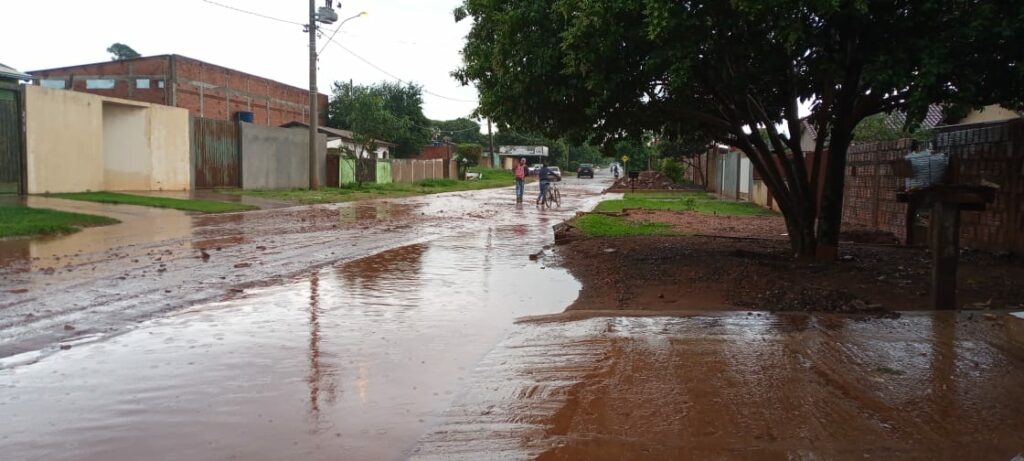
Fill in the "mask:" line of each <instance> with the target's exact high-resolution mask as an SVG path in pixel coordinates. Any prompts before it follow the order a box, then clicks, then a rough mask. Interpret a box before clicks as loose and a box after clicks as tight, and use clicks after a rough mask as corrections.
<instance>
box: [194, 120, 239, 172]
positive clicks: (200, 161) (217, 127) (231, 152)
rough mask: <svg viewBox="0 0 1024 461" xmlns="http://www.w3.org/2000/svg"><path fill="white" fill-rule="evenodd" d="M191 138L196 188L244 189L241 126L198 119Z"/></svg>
mask: <svg viewBox="0 0 1024 461" xmlns="http://www.w3.org/2000/svg"><path fill="white" fill-rule="evenodd" d="M191 136H192V142H191V146H190V147H191V153H192V162H193V166H194V171H195V187H196V188H197V189H212V188H215V187H241V186H242V157H241V152H240V150H239V148H238V123H237V122H229V121H226V120H213V119H208V118H201V117H195V118H193V119H192V131H191Z"/></svg>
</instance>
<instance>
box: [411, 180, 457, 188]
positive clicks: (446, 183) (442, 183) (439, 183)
mask: <svg viewBox="0 0 1024 461" xmlns="http://www.w3.org/2000/svg"><path fill="white" fill-rule="evenodd" d="M458 183H459V182H458V181H456V180H454V179H422V180H419V181H417V182H416V185H417V186H420V187H429V188H439V187H452V186H455V185H457V184H458Z"/></svg>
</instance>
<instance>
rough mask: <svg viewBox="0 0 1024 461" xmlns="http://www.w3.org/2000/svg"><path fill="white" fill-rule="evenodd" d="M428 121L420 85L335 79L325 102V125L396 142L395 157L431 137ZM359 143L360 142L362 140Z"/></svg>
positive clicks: (416, 149) (412, 150)
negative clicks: (357, 83) (362, 82)
mask: <svg viewBox="0 0 1024 461" xmlns="http://www.w3.org/2000/svg"><path fill="white" fill-rule="evenodd" d="M429 125H430V121H429V120H428V119H427V117H426V116H424V115H423V95H422V88H421V87H419V86H417V85H413V84H409V85H401V84H398V83H392V82H381V83H377V84H374V85H353V84H351V83H348V82H335V83H334V89H333V96H332V98H331V101H330V103H329V104H328V106H327V126H330V127H333V128H341V129H344V130H351V131H353V132H355V133H358V134H362V135H363V137H364V140H368V139H369V138H376V139H378V140H381V141H388V142H393V143H395V144H397V146H396V147H395V148H394V149H393V150H392V154H393V156H394V157H396V158H403V157H411V156H414V155H416V154H417V153H419V151H420V148H421V147H422V146H423V145H425V144H427V143H428V142H429V141H430V127H429ZM361 143H362V142H361Z"/></svg>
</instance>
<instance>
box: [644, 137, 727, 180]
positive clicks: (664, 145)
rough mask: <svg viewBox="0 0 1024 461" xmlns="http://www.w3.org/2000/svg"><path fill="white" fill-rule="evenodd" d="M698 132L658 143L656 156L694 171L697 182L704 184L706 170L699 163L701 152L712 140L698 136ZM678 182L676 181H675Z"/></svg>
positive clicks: (709, 146) (711, 143) (708, 146)
mask: <svg viewBox="0 0 1024 461" xmlns="http://www.w3.org/2000/svg"><path fill="white" fill-rule="evenodd" d="M700 134H701V133H700V132H696V131H694V132H690V133H687V134H685V135H681V136H676V137H674V138H668V139H666V140H663V141H661V142H659V143H658V145H657V147H656V149H657V151H658V157H660V158H662V159H665V160H672V161H675V162H679V163H680V164H682V165H684V166H685V167H686V168H688V169H692V170H693V172H694V178H695V180H696V178H699V180H698V181H697V182H700V183H701V185H704V186H706V185H707V184H708V178H707V177H706V175H707V170H706V169H705V168H704V165H703V164H701V154H704V153H705V152H707V151H708V149H709V148H711V146H713V145H714V142H713V141H712V140H711V139H709V138H706V137H703V136H700ZM677 182H678V181H677Z"/></svg>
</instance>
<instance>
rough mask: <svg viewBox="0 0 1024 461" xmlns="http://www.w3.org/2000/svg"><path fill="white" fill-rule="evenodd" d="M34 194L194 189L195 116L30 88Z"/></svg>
mask: <svg viewBox="0 0 1024 461" xmlns="http://www.w3.org/2000/svg"><path fill="white" fill-rule="evenodd" d="M25 128H26V150H27V153H28V155H27V165H26V166H27V172H28V177H27V180H28V184H27V190H28V193H30V194H41V193H47V192H83V191H90V190H115V191H117V190H120V191H126V190H188V189H191V182H190V180H189V174H188V165H189V147H188V142H189V141H188V111H187V110H185V109H180V108H176V107H169V106H161V105H157V104H147V103H140V102H135V101H128V100H123V99H116V98H108V97H103V96H97V95H93V94H87V93H80V92H74V91H65V90H55V89H50V88H42V87H38V86H28V87H26V88H25Z"/></svg>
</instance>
